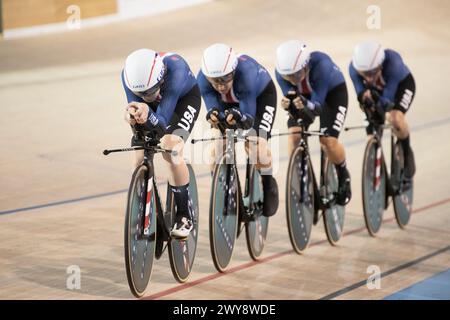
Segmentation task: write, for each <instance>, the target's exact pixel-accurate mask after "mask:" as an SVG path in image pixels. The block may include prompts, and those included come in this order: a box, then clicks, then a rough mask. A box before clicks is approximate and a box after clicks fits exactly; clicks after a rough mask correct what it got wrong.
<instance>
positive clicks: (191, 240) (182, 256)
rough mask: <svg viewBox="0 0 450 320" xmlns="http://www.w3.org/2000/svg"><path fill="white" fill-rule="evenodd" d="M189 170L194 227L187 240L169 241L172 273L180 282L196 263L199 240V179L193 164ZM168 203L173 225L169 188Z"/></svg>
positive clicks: (173, 211)
mask: <svg viewBox="0 0 450 320" xmlns="http://www.w3.org/2000/svg"><path fill="white" fill-rule="evenodd" d="M187 166H188V170H189V188H188V190H189V195H190V198H191V199H190V200H191V203H190V206H191V210H192V211H191V212H192V221H193V223H194V227H193V229H192V230H191V232H190V233H189V236H188V238H187V239H186V240H177V239H170V240H169V241H170V242H169V261H170V268H171V269H172V274H173V276H174V278H175V279H176V280H177V281H178V282H180V283H183V282H186V281H187V279H188V278H189V275H190V273H191V270H192V265H193V264H194V259H195V252H196V250H197V240H198V223H199V205H198V192H197V181H196V180H195V173H194V169H192V166H191V165H189V164H188V165H187ZM167 196H168V201H167V203H168V205H167V208H168V209H167V210H168V213H167V214H170V215H171V219H170V220H171V225H173V223H174V221H175V201H174V197H173V195H172V192H171V191H170V188H168V193H167Z"/></svg>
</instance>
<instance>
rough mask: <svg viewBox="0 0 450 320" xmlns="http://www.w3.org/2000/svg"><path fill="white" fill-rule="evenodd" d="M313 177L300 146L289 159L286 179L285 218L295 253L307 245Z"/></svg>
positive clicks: (312, 199)
mask: <svg viewBox="0 0 450 320" xmlns="http://www.w3.org/2000/svg"><path fill="white" fill-rule="evenodd" d="M314 200H315V197H314V177H313V172H312V168H311V162H310V160H309V157H308V156H307V154H306V153H305V152H303V148H302V147H297V148H296V149H295V150H294V151H293V152H292V155H291V158H290V160H289V166H288V172H287V179H286V218H287V225H288V231H289V239H290V240H291V244H292V247H293V248H294V251H295V252H297V253H299V254H300V253H302V252H303V251H304V250H305V249H306V248H307V246H308V243H309V239H310V237H311V229H312V225H313V218H314Z"/></svg>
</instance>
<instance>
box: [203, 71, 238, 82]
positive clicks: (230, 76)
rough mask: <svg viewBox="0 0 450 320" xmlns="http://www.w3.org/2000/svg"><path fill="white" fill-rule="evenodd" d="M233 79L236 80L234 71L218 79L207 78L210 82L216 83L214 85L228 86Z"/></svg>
mask: <svg viewBox="0 0 450 320" xmlns="http://www.w3.org/2000/svg"><path fill="white" fill-rule="evenodd" d="M233 78H234V71H233V72H230V73H229V74H226V75H224V76H222V77H217V78H210V77H207V79H208V81H209V82H211V83H214V84H227V83H229V82H230V81H231V80H233Z"/></svg>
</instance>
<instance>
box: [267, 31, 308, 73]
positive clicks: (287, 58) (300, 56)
mask: <svg viewBox="0 0 450 320" xmlns="http://www.w3.org/2000/svg"><path fill="white" fill-rule="evenodd" d="M310 58H311V52H310V51H309V49H308V47H307V46H306V44H304V43H303V42H301V41H299V40H290V41H286V42H283V43H282V44H280V45H279V46H278V48H277V60H276V66H275V67H276V69H277V71H278V73H279V74H281V75H290V74H293V73H296V72H297V71H299V70H301V69H303V68H304V67H306V65H307V64H308V62H309V59H310Z"/></svg>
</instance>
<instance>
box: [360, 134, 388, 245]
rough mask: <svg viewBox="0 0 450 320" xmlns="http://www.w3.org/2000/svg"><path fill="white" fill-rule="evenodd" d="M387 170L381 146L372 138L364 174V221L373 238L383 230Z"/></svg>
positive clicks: (364, 164)
mask: <svg viewBox="0 0 450 320" xmlns="http://www.w3.org/2000/svg"><path fill="white" fill-rule="evenodd" d="M386 183H387V182H386V168H385V162H384V158H383V152H382V148H381V144H380V143H379V142H378V141H377V139H375V138H371V139H370V140H369V141H368V142H367V145H366V150H365V151H364V160H363V172H362V200H363V211H364V221H365V223H366V228H367V231H368V232H369V234H370V235H371V236H372V237H375V236H376V235H377V233H378V231H379V230H380V228H381V222H382V221H383V213H384V209H385V207H386V201H387V200H386V190H387V189H386Z"/></svg>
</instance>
